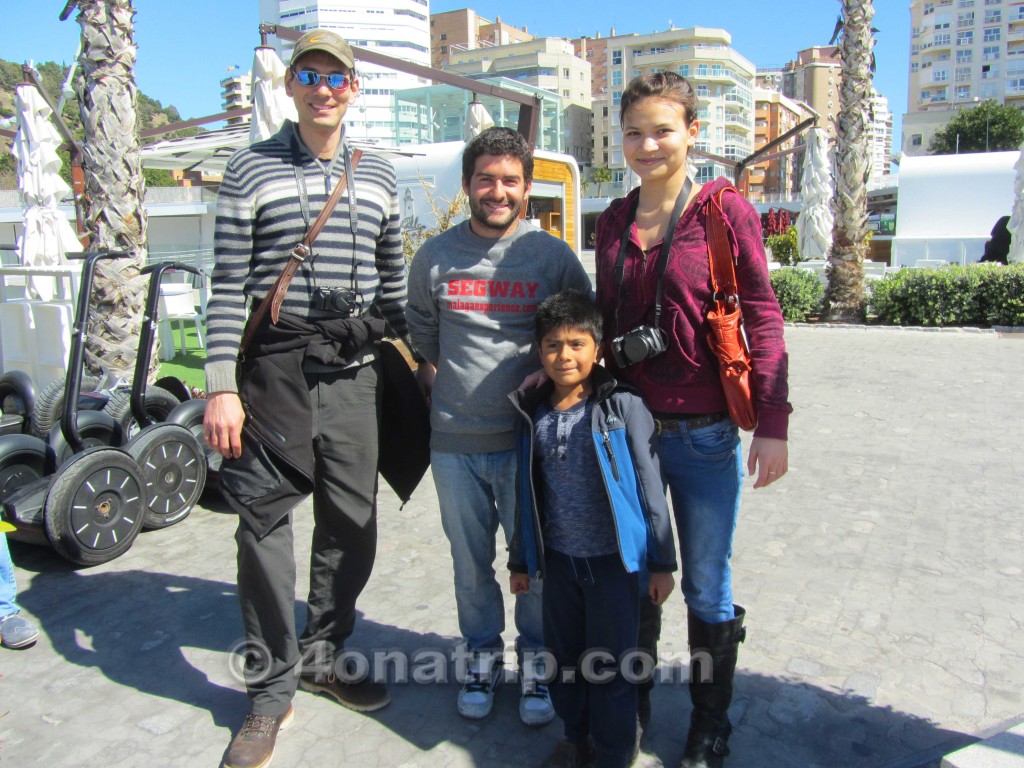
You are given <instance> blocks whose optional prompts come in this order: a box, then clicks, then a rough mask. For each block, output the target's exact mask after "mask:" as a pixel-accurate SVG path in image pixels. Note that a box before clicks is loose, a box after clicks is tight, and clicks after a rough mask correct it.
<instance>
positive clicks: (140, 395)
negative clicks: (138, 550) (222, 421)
mask: <svg viewBox="0 0 1024 768" xmlns="http://www.w3.org/2000/svg"><path fill="white" fill-rule="evenodd" d="M168 269H180V270H183V271H185V272H191V273H192V274H196V275H200V274H202V273H201V272H200V271H199V270H198V269H196V268H195V267H191V266H188V265H185V264H177V263H163V264H154V265H150V266H148V267H146V268H145V269H143V270H142V272H143V274H146V273H149V275H150V278H149V292H148V294H147V295H146V312H145V315H143V319H142V330H141V332H140V334H139V349H138V354H137V355H136V356H135V377H134V378H133V379H132V393H131V415H132V418H133V420H134V422H133V423H134V424H137V425H138V426H139V428H140V429H141V431H139V432H138V433H137V434H135V435H134V436H133V437H132V438H131V439H130V440H129V441H128V445H127V446H126V448H125V450H127V451H128V453H129V454H131V456H132V457H133V458H134V459H135V461H136V462H137V463H138V465H139V469H140V470H141V472H142V479H143V482H144V483H145V497H144V498H145V516H144V519H143V522H142V527H143V528H145V529H148V530H152V529H156V528H166V527H168V526H170V525H174V524H175V523H180V522H181V521H182V520H184V519H185V518H186V517H188V513H189V512H191V511H192V508H193V507H194V506H195V505H196V502H197V501H199V497H200V496H201V495H202V493H203V487H204V486H205V484H206V455H205V453H204V452H203V445H202V443H200V442H199V440H197V439H196V436H195V435H194V434H193V433H192V432H191V431H190V430H189V429H187V428H186V427H184V426H181V425H179V424H172V423H168V422H163V423H157V422H156V421H155V420H154V419H153V418H152V416H151V413H150V410H149V409H148V408H147V402H146V399H147V397H148V395H147V389H146V376H147V374H148V373H149V363H150V360H151V359H152V350H153V338H154V336H155V335H156V323H157V321H158V320H159V318H158V317H157V313H158V312H159V308H160V280H161V278H162V277H163V274H164V272H166V271H167V270H168Z"/></svg>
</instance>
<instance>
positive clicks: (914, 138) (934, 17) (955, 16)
mask: <svg viewBox="0 0 1024 768" xmlns="http://www.w3.org/2000/svg"><path fill="white" fill-rule="evenodd" d="M989 99H992V100H995V101H997V102H999V103H1001V104H1012V105H1014V106H1017V107H1019V108H1024V2H1022V0H911V3H910V73H909V79H908V94H907V109H908V113H907V114H906V115H904V117H903V136H902V149H903V152H905V153H906V154H908V155H923V154H927V152H928V145H929V143H930V142H931V138H932V136H934V135H935V133H936V131H938V130H939V129H940V128H942V127H943V126H944V125H945V124H946V123H948V122H949V120H950V119H951V118H952V117H953V115H954V114H955V112H956V110H958V109H962V108H963V107H973V106H975V105H976V103H978V102H981V101H987V100H989Z"/></svg>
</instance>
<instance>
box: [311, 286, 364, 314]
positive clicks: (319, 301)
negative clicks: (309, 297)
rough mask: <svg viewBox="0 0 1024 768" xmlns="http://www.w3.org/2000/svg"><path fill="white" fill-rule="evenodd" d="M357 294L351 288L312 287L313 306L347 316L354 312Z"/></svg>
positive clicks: (357, 300)
mask: <svg viewBox="0 0 1024 768" xmlns="http://www.w3.org/2000/svg"><path fill="white" fill-rule="evenodd" d="M358 304H359V296H358V295H357V294H356V292H355V291H353V290H352V289H351V288H319V287H317V288H314V289H313V308H314V309H319V310H322V311H324V312H334V313H335V314H339V315H344V316H345V317H348V316H349V315H351V314H352V313H353V312H355V310H356V307H357V305H358Z"/></svg>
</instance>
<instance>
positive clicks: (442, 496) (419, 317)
mask: <svg viewBox="0 0 1024 768" xmlns="http://www.w3.org/2000/svg"><path fill="white" fill-rule="evenodd" d="M532 181H533V151H532V149H531V148H530V146H529V144H527V142H526V140H525V139H524V138H523V137H522V136H521V135H520V134H518V133H516V132H515V131H513V130H511V129H509V128H490V129H488V130H486V131H484V132H483V133H481V134H480V135H479V136H477V137H476V138H475V139H473V140H472V141H471V142H469V143H468V144H467V145H466V149H465V152H464V153H463V158H462V188H463V190H464V191H465V193H466V195H467V197H468V198H469V207H470V218H469V220H468V221H464V222H462V223H460V224H458V225H457V226H455V227H453V228H452V229H449V230H448V231H446V232H444V233H442V234H440V235H438V236H436V237H433V238H431V239H430V240H428V241H427V242H425V243H424V244H423V245H422V246H421V247H420V249H419V251H418V252H417V254H416V256H415V258H414V259H413V261H412V267H411V268H410V271H409V301H408V306H407V307H406V318H407V320H408V325H409V332H410V334H411V336H412V339H413V342H414V344H415V345H416V348H417V349H418V350H419V352H420V354H422V355H423V356H424V357H425V358H426V360H427V362H426V363H422V364H421V365H420V368H419V372H418V378H419V380H420V385H421V387H423V390H424V393H425V394H426V395H427V398H428V400H429V401H430V403H431V413H430V422H431V427H432V435H431V442H430V447H431V467H432V471H433V475H434V484H435V486H436V488H437V495H438V500H439V502H440V507H441V522H442V525H443V527H444V531H445V534H446V535H447V536H448V541H449V543H450V545H451V552H452V561H453V564H454V568H455V601H456V607H457V609H458V614H459V631H460V632H461V633H462V637H463V642H464V644H465V646H466V647H467V649H468V651H469V654H470V655H469V663H468V669H467V670H466V672H465V682H464V684H463V687H462V690H461V691H460V692H459V699H458V711H459V713H460V714H461V715H463V716H464V717H468V718H473V719H478V718H483V717H486V716H487V715H488V714H489V713H490V711H491V706H492V703H493V697H494V687H495V686H496V685H497V684H498V682H500V681H501V679H502V665H501V663H502V650H503V645H502V639H501V633H502V631H503V630H504V629H505V609H504V604H503V602H502V589H501V587H500V586H499V584H498V581H497V578H496V576H495V572H494V558H495V554H496V549H495V537H496V535H497V531H498V526H499V524H500V526H501V528H502V530H503V531H504V534H505V541H506V544H507V543H508V541H509V539H510V538H511V536H512V533H513V525H514V518H515V487H514V486H515V475H516V458H515V423H516V422H515V419H516V416H515V411H514V410H513V408H512V404H511V402H510V401H509V400H508V397H507V395H508V393H509V392H511V391H512V390H513V389H515V388H516V387H518V386H519V384H520V383H521V382H522V381H523V379H524V378H525V377H526V376H527V375H529V374H530V373H532V372H534V371H535V370H537V368H538V365H537V355H536V354H535V353H533V352H532V351H531V345H532V343H533V313H534V310H535V309H536V307H537V305H538V304H539V303H540V302H541V301H543V300H544V299H545V298H547V297H548V296H551V295H552V294H555V293H559V292H560V291H564V290H568V289H574V290H577V291H584V292H589V291H590V280H589V278H588V277H587V275H586V272H584V270H583V267H582V265H581V264H580V261H579V259H578V258H577V257H576V255H575V254H574V253H573V252H572V249H571V248H570V247H569V246H568V245H567V244H566V243H565V242H563V241H561V240H559V239H558V238H555V237H553V236H551V235H549V234H548V233H547V232H543V231H541V230H539V229H538V228H537V227H535V226H533V225H531V224H529V223H528V222H526V221H523V220H521V219H520V218H519V215H520V212H521V211H522V208H523V205H524V204H525V202H526V199H527V197H528V196H529V194H530V187H531V184H532ZM515 600H516V609H515V620H516V629H517V630H518V633H519V636H518V638H517V640H516V650H517V651H518V653H519V657H520V681H521V684H522V688H521V698H520V701H519V716H520V718H521V719H522V720H523V722H524V723H526V724H527V725H543V724H544V723H547V722H549V721H550V720H551V719H552V718H553V717H554V710H553V709H552V707H551V701H550V698H549V697H548V693H547V687H546V686H545V685H543V684H542V683H541V682H539V681H538V679H537V678H538V677H540V676H542V675H541V670H537V669H535V668H532V667H531V665H532V664H534V663H535V662H534V661H532V660H531V659H532V656H533V654H532V653H531V651H536V650H539V649H541V648H543V646H544V640H543V633H542V629H541V611H540V605H541V603H540V589H539V585H534V584H531V587H530V590H529V592H527V593H525V594H522V595H518V596H517V597H516V598H515Z"/></svg>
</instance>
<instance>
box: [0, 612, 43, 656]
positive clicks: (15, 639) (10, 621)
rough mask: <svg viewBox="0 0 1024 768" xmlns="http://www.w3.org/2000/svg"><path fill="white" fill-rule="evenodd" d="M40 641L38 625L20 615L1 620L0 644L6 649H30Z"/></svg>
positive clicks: (16, 614)
mask: <svg viewBox="0 0 1024 768" xmlns="http://www.w3.org/2000/svg"><path fill="white" fill-rule="evenodd" d="M38 639H39V630H38V629H37V628H36V625H35V624H33V623H32V622H31V621H29V620H28V619H26V618H25V617H23V616H22V615H21V614H20V613H12V614H10V615H9V616H4V617H3V618H2V619H0V643H2V644H3V646H4V648H28V647H29V646H30V645H32V644H33V643H35V641H36V640H38Z"/></svg>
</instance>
